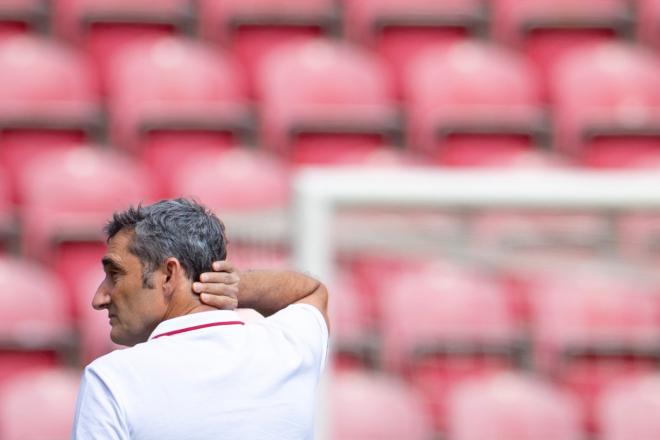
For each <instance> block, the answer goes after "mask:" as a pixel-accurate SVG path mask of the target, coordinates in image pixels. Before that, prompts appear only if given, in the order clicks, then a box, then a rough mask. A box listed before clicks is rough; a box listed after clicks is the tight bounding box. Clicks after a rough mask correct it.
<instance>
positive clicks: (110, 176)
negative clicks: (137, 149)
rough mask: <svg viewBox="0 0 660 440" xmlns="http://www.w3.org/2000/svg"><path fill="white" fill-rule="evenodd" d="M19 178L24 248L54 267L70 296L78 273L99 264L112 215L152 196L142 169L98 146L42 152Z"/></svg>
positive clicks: (72, 302)
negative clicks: (22, 204)
mask: <svg viewBox="0 0 660 440" xmlns="http://www.w3.org/2000/svg"><path fill="white" fill-rule="evenodd" d="M53 164H58V166H56V167H54V166H53ZM21 177H22V178H21V186H20V188H21V191H22V196H23V200H25V205H24V207H23V209H22V212H21V222H22V232H23V248H24V250H25V252H26V254H27V255H30V256H33V257H36V258H39V259H41V260H43V261H47V262H49V263H50V264H51V265H52V266H53V267H55V268H56V270H57V271H58V273H59V274H60V275H61V276H62V278H63V281H64V282H65V285H66V287H67V288H68V289H69V291H70V292H73V291H74V286H75V282H76V278H77V274H78V273H79V272H80V273H84V271H85V269H86V268H87V267H89V266H90V265H91V266H96V267H98V266H99V261H100V260H99V259H100V257H101V255H102V253H103V251H104V249H105V244H104V237H103V234H102V227H103V226H104V225H105V223H106V222H107V220H108V219H109V218H110V216H111V215H112V213H113V211H115V210H118V209H124V208H126V207H128V205H137V204H138V203H140V202H149V201H150V199H151V197H152V195H151V194H152V190H151V187H150V182H149V181H148V179H147V177H146V172H145V170H144V169H143V168H142V167H140V166H139V165H138V164H136V163H134V162H133V161H131V160H129V159H127V158H125V157H122V156H120V155H119V154H117V153H114V152H110V151H103V150H101V149H100V148H99V147H91V146H89V147H80V148H78V149H75V150H71V151H67V152H64V153H62V152H53V153H49V154H43V155H42V156H40V157H39V158H38V159H36V160H35V161H34V162H33V163H32V164H31V166H30V167H28V168H27V169H26V170H25V172H24V173H23V175H22V176H21ZM70 304H71V306H72V307H73V304H75V300H74V299H73V298H71V303H70ZM71 311H74V310H71Z"/></svg>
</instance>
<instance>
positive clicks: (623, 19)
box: [493, 0, 633, 78]
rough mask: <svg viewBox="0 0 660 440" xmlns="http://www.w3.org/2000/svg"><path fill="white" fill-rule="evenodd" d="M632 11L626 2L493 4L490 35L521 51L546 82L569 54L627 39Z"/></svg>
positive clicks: (498, 0)
mask: <svg viewBox="0 0 660 440" xmlns="http://www.w3.org/2000/svg"><path fill="white" fill-rule="evenodd" d="M631 18H632V11H631V10H630V9H629V2H627V1H626V0H582V1H579V2H575V1H572V0H525V1H519V0H495V1H494V2H493V33H494V35H495V37H496V38H497V39H499V40H500V41H503V42H505V43H507V44H511V45H513V46H514V47H517V48H519V49H521V50H522V51H524V52H525V53H526V54H527V56H528V57H529V58H530V59H531V60H532V61H533V63H534V64H535V65H536V67H537V68H538V72H539V74H540V75H541V76H542V77H543V78H547V74H548V73H550V72H551V69H552V67H553V66H554V65H555V63H556V62H557V61H558V60H559V59H561V57H562V56H563V55H565V54H566V53H568V52H569V51H571V50H573V49H575V48H579V47H585V46H591V45H594V44H598V43H601V42H603V41H609V40H613V39H616V38H617V37H626V36H630V35H631V34H632V32H633V22H632V20H631Z"/></svg>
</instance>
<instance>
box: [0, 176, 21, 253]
mask: <svg viewBox="0 0 660 440" xmlns="http://www.w3.org/2000/svg"><path fill="white" fill-rule="evenodd" d="M9 191H10V186H9V183H8V182H7V176H6V173H5V171H4V170H1V169H0V254H2V253H5V252H7V251H12V250H16V249H14V248H15V247H16V245H17V244H18V243H17V242H16V241H17V239H18V232H19V231H18V223H17V218H16V212H15V210H14V206H13V204H12V203H11V194H10V192H9Z"/></svg>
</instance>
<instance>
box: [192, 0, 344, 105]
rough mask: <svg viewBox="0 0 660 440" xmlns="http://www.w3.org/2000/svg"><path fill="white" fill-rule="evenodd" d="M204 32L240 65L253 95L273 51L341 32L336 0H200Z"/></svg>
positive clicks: (201, 22) (202, 31)
mask: <svg viewBox="0 0 660 440" xmlns="http://www.w3.org/2000/svg"><path fill="white" fill-rule="evenodd" d="M199 17H200V28H201V33H202V35H203V36H204V37H206V38H207V39H209V40H211V41H214V42H217V43H219V44H220V45H221V46H222V47H223V48H226V49H229V50H230V51H231V52H232V53H233V54H234V55H236V57H237V58H238V60H239V61H240V62H241V64H242V65H243V67H244V68H245V71H246V73H247V77H248V79H249V81H248V82H249V86H250V91H251V93H252V94H253V95H254V93H255V90H254V79H255V72H256V71H257V69H258V65H259V63H261V61H262V60H263V59H264V57H265V56H267V55H268V54H269V53H270V52H271V51H272V50H273V49H274V48H276V47H278V46H281V45H282V44H285V43H291V42H294V41H307V40H311V39H316V38H318V37H321V36H330V35H334V34H336V33H337V32H338V27H339V22H338V19H339V11H338V10H337V3H336V2H335V1H333V0H247V1H246V0H201V1H200V2H199Z"/></svg>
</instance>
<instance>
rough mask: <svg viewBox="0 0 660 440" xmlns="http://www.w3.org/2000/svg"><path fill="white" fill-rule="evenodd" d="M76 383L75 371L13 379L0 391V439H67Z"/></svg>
mask: <svg viewBox="0 0 660 440" xmlns="http://www.w3.org/2000/svg"><path fill="white" fill-rule="evenodd" d="M79 382H80V380H79V373H78V372H77V371H70V370H65V369H52V370H45V371H38V372H33V373H28V374H24V375H21V376H19V377H16V378H15V379H14V380H12V381H11V382H10V383H8V384H7V385H6V386H5V387H3V388H2V390H0V438H2V439H3V440H27V439H35V440H36V439H46V438H50V439H65V438H69V436H70V435H71V426H73V416H74V411H75V405H76V395H77V393H78V386H79Z"/></svg>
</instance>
